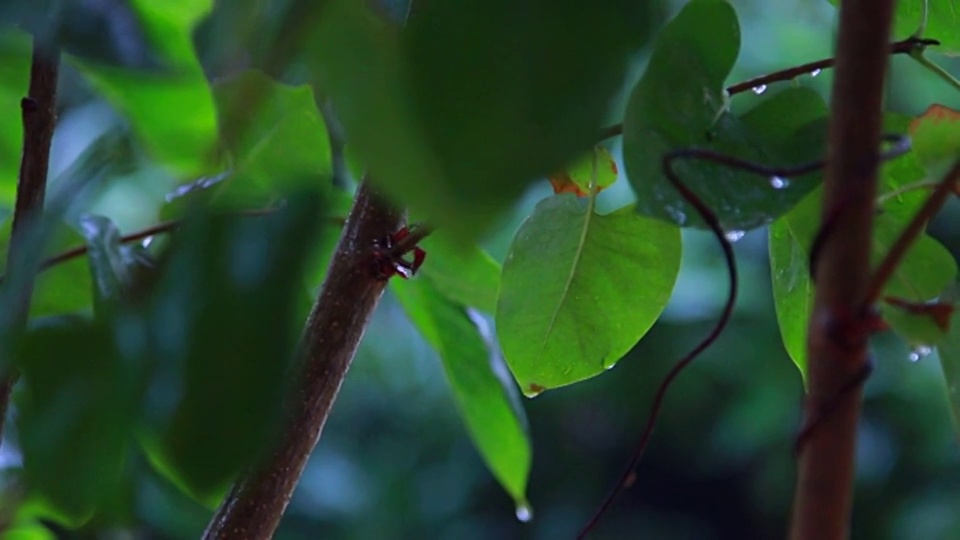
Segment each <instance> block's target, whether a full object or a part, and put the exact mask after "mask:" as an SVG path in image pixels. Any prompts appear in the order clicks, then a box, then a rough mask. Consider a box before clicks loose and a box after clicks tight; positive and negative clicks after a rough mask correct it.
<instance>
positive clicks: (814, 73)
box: [810, 68, 823, 77]
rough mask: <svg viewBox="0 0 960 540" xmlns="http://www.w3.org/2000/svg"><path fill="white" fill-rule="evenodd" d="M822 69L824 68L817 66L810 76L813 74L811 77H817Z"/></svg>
mask: <svg viewBox="0 0 960 540" xmlns="http://www.w3.org/2000/svg"><path fill="white" fill-rule="evenodd" d="M821 71H823V70H822V69H819V68H817V69H815V70H813V71H811V72H810V76H811V77H816V76H817V75H819V74H820V72H821Z"/></svg>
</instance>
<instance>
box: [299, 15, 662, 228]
mask: <svg viewBox="0 0 960 540" xmlns="http://www.w3.org/2000/svg"><path fill="white" fill-rule="evenodd" d="M646 13H647V3H645V2H634V1H630V0H603V1H600V2H594V3H592V4H590V5H589V6H585V5H584V4H583V3H581V2H576V1H573V0H561V1H556V0H552V1H548V0H524V1H523V2H520V3H518V2H515V1H513V0H495V1H490V0H467V1H461V2H454V3H451V2H429V3H424V4H423V5H422V7H421V8H418V10H417V13H416V16H415V17H413V18H412V19H411V21H410V23H409V26H408V27H407V28H404V29H403V30H399V29H398V28H396V27H395V26H394V25H392V24H390V23H387V22H384V21H383V20H381V19H380V18H379V17H378V16H377V15H376V14H374V13H373V12H371V11H369V10H368V9H367V8H366V6H365V5H364V4H363V3H360V2H354V1H352V0H333V1H331V3H330V7H329V8H328V9H327V11H326V12H325V13H324V17H323V18H322V20H321V24H320V25H319V26H318V28H317V32H316V35H317V40H316V50H317V51H318V53H317V56H318V62H319V66H320V72H321V79H322V84H323V87H324V90H325V91H327V92H328V93H329V95H330V96H331V98H332V100H333V103H334V105H335V107H336V111H337V114H338V116H339V118H340V119H341V120H342V122H343V125H344V127H345V130H346V134H347V138H348V140H349V142H350V144H351V145H352V146H353V147H354V148H355V150H356V151H357V153H358V155H359V156H360V157H361V158H362V159H363V161H364V162H365V163H366V164H367V165H368V166H369V168H370V171H371V172H372V178H373V179H374V181H377V182H379V184H380V185H381V186H383V187H384V189H386V190H387V191H388V193H389V194H390V195H392V196H394V197H395V198H397V199H398V200H400V201H403V202H404V203H407V204H408V205H409V206H410V207H411V208H412V209H413V210H414V211H415V213H417V214H422V215H424V216H425V217H426V218H428V219H429V220H430V221H431V222H432V223H435V224H437V225H438V226H443V227H446V228H449V229H451V230H453V231H454V233H456V234H458V235H459V236H476V235H477V234H478V233H479V232H482V230H483V227H484V226H485V225H489V224H490V223H491V221H492V219H493V218H494V217H495V216H496V215H497V213H498V212H500V211H502V210H503V209H505V208H506V206H507V205H508V204H509V203H510V202H511V201H513V200H515V199H516V197H517V196H518V195H519V194H521V193H522V191H523V190H524V188H525V187H526V186H527V185H528V184H529V183H530V181H532V180H535V179H537V178H538V177H544V176H546V175H547V174H549V173H551V172H553V171H555V170H557V169H559V168H561V167H563V166H564V165H567V164H568V163H569V162H570V161H571V160H572V159H573V158H575V157H577V156H578V155H579V153H580V152H584V151H586V150H588V149H589V148H591V147H592V145H593V144H594V143H595V142H596V139H597V136H598V133H599V130H600V128H601V126H602V125H603V123H604V121H605V116H606V113H607V112H608V111H607V109H608V106H609V102H610V100H611V98H612V97H613V96H614V94H615V93H616V92H617V91H618V90H619V89H620V85H621V84H622V83H623V79H624V75H625V70H626V68H627V65H628V58H629V56H630V54H631V53H632V52H633V51H635V50H636V48H637V47H638V46H639V45H640V44H641V43H642V41H643V37H644V35H645V33H646V32H645V29H646V28H647V22H648V21H647V20H646V19H647V17H646ZM357 66H363V69H357ZM478 76H482V80H481V79H477V77H478ZM464 81H468V82H467V83H466V84H465V82H464Z"/></svg>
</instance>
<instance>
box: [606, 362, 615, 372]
mask: <svg viewBox="0 0 960 540" xmlns="http://www.w3.org/2000/svg"><path fill="white" fill-rule="evenodd" d="M615 365H617V364H615V363H614V364H610V365H609V366H607V367H605V368H603V369H606V370H607V371H609V370H611V369H613V366H615Z"/></svg>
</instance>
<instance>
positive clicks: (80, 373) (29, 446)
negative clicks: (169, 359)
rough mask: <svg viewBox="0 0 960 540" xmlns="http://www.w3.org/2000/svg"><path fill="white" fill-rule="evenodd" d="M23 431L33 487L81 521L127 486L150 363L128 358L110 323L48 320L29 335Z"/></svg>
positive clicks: (53, 508)
mask: <svg viewBox="0 0 960 540" xmlns="http://www.w3.org/2000/svg"><path fill="white" fill-rule="evenodd" d="M17 365H18V367H19V368H20V370H21V372H22V376H23V385H22V387H21V392H20V394H19V395H18V399H17V407H18V410H19V414H18V416H17V431H18V434H19V437H20V447H21V450H22V452H23V456H24V458H23V459H24V470H25V475H26V481H27V485H28V488H29V489H30V490H31V491H30V492H29V493H31V494H32V495H34V496H35V497H37V498H38V500H39V501H41V502H42V503H44V504H46V505H48V507H47V509H48V511H49V512H51V514H52V515H54V516H56V519H57V520H58V521H61V522H63V523H65V524H67V525H71V526H76V525H78V524H80V523H82V522H84V521H86V520H88V519H89V518H90V517H91V516H92V515H93V513H94V512H95V511H96V510H97V506H98V504H100V503H101V502H103V501H105V500H108V499H111V498H112V495H113V491H115V490H116V489H118V487H119V484H120V470H121V467H122V462H123V460H124V452H125V448H126V440H127V437H128V436H129V433H130V430H131V427H132V424H133V421H134V419H135V417H136V413H137V410H138V404H139V399H140V396H141V386H142V385H141V383H140V382H139V376H138V375H137V374H138V373H139V372H140V369H142V367H143V366H142V365H139V366H135V365H129V364H127V362H126V360H125V359H124V358H123V357H121V355H120V354H119V352H118V350H117V349H116V347H115V345H114V343H113V336H112V335H111V333H110V331H109V329H107V328H105V327H103V326H98V325H95V324H93V323H89V322H85V321H83V320H78V319H69V318H58V319H52V320H48V322H46V323H45V324H43V325H39V326H37V327H35V328H34V329H33V330H31V331H30V332H29V333H28V334H27V335H26V337H25V339H24V342H23V344H22V347H21V350H20V353H19V355H18V358H17Z"/></svg>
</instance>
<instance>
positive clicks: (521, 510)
mask: <svg viewBox="0 0 960 540" xmlns="http://www.w3.org/2000/svg"><path fill="white" fill-rule="evenodd" d="M517 519H518V520H520V521H522V522H523V523H527V522H529V521H530V520H531V519H533V508H530V504H529V503H527V502H526V501H523V502H521V503H518V504H517Z"/></svg>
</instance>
